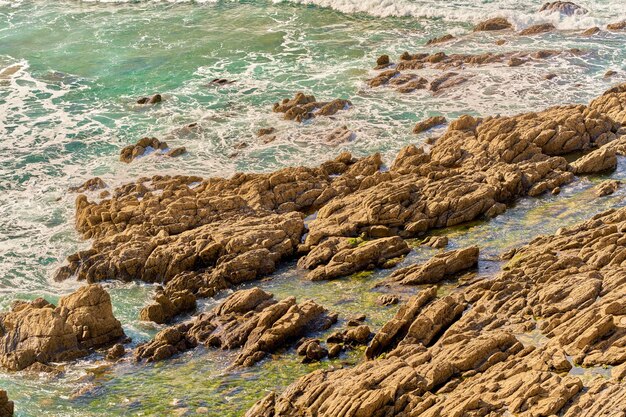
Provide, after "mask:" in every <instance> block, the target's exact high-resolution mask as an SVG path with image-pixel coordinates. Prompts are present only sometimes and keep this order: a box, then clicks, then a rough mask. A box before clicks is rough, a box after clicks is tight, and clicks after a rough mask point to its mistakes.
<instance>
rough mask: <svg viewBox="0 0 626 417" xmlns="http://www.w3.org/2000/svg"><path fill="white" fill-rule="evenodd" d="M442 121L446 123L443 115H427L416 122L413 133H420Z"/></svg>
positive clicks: (440, 123)
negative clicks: (424, 118) (427, 116)
mask: <svg viewBox="0 0 626 417" xmlns="http://www.w3.org/2000/svg"><path fill="white" fill-rule="evenodd" d="M444 123H447V120H446V118H445V117H443V116H433V117H429V118H428V119H426V120H422V121H421V122H418V123H417V124H416V125H415V127H414V128H413V133H421V132H424V131H426V130H429V129H432V128H433V127H435V126H439V125H442V124H444Z"/></svg>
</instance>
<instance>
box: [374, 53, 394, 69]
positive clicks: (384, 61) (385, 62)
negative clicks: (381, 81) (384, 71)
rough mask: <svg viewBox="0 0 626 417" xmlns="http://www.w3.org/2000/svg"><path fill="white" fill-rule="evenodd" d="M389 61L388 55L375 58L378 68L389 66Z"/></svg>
mask: <svg viewBox="0 0 626 417" xmlns="http://www.w3.org/2000/svg"><path fill="white" fill-rule="evenodd" d="M390 64H391V62H390V61H389V55H381V56H379V57H378V59H377V60H376V66H377V67H378V68H385V67H387V66H389V65H390Z"/></svg>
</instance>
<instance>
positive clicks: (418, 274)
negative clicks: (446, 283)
mask: <svg viewBox="0 0 626 417" xmlns="http://www.w3.org/2000/svg"><path fill="white" fill-rule="evenodd" d="M478 253H479V250H478V247H477V246H470V247H468V248H465V249H459V250H454V251H449V252H444V253H441V254H438V255H435V256H434V257H432V258H431V259H430V260H429V261H427V262H426V263H424V264H415V265H411V266H408V267H405V268H401V269H398V270H396V271H394V272H393V273H392V274H391V275H389V276H388V277H387V278H386V279H385V281H384V282H385V283H399V284H402V285H422V284H436V283H438V282H441V281H443V280H444V279H446V278H449V277H450V276H452V275H454V274H456V273H458V272H461V271H464V270H466V269H469V268H472V267H474V266H475V265H476V264H477V263H478Z"/></svg>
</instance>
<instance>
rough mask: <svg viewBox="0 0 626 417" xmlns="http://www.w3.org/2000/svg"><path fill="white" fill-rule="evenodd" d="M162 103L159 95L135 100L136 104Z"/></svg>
mask: <svg viewBox="0 0 626 417" xmlns="http://www.w3.org/2000/svg"><path fill="white" fill-rule="evenodd" d="M161 101H163V97H161V94H154V95H152V96H150V97H141V98H139V99H138V100H137V104H157V103H160V102H161Z"/></svg>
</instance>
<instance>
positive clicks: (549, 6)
mask: <svg viewBox="0 0 626 417" xmlns="http://www.w3.org/2000/svg"><path fill="white" fill-rule="evenodd" d="M539 11H540V12H550V13H553V12H558V13H560V14H562V15H565V16H573V15H575V14H587V13H589V10H587V9H585V8H584V7H580V6H579V5H577V4H575V3H572V2H571V1H553V2H548V3H544V5H543V6H541V9H539Z"/></svg>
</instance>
